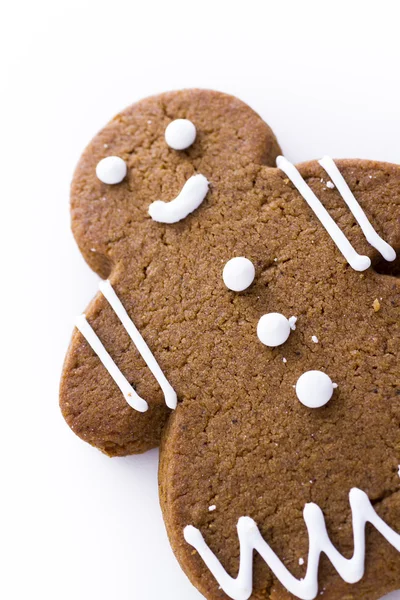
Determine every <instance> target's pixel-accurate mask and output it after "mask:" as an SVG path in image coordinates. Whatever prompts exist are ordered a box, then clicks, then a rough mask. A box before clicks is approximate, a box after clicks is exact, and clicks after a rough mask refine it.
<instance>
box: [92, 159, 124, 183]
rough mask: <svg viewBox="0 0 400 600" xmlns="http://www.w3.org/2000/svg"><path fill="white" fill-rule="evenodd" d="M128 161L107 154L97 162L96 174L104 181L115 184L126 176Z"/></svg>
mask: <svg viewBox="0 0 400 600" xmlns="http://www.w3.org/2000/svg"><path fill="white" fill-rule="evenodd" d="M126 171H127V169H126V163H125V161H124V160H122V158H120V157H119V156H107V158H103V159H102V160H101V161H100V162H98V163H97V167H96V175H97V177H98V178H99V179H100V181H102V182H103V183H108V184H110V185H114V184H115V183H120V182H121V181H122V180H123V179H124V177H125V176H126Z"/></svg>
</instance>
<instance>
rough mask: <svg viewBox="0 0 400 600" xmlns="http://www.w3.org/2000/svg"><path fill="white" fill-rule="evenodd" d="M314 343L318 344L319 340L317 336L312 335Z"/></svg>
mask: <svg viewBox="0 0 400 600" xmlns="http://www.w3.org/2000/svg"><path fill="white" fill-rule="evenodd" d="M311 339H312V341H313V342H314V344H318V338H317V336H316V335H312V336H311Z"/></svg>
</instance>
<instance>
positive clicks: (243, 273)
mask: <svg viewBox="0 0 400 600" xmlns="http://www.w3.org/2000/svg"><path fill="white" fill-rule="evenodd" d="M255 274H256V270H255V268H254V265H253V263H252V262H251V260H249V259H248V258H245V257H244V256H236V257H235V258H231V259H230V260H228V262H227V263H226V265H225V266H224V270H223V272H222V279H223V280H224V283H225V285H226V287H227V288H228V289H229V290H232V292H243V290H246V289H247V288H248V287H249V286H250V285H251V284H252V283H253V281H254V277H255Z"/></svg>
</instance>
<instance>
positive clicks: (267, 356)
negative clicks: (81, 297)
mask: <svg viewBox="0 0 400 600" xmlns="http://www.w3.org/2000/svg"><path fill="white" fill-rule="evenodd" d="M279 153H280V150H279V147H278V145H277V142H276V140H275V137H274V135H273V134H272V132H271V130H270V129H269V128H268V127H267V126H266V125H265V124H264V123H263V122H262V121H261V119H260V118H259V117H258V116H257V115H256V114H255V113H254V112H253V111H251V109H249V108H248V107H247V106H246V105H244V104H243V103H241V102H239V101H238V100H236V99H234V98H232V97H230V96H226V95H223V94H220V93H217V92H207V91H199V90H194V91H187V92H178V93H171V94H165V95H162V96H160V97H156V98H152V99H149V100H145V101H143V102H141V103H139V104H138V105H135V106H133V107H132V108H130V109H128V110H127V111H125V112H124V113H121V114H120V115H118V116H117V117H116V118H115V119H114V120H113V121H112V122H111V123H110V124H109V125H108V126H107V127H106V128H105V129H104V130H103V131H102V132H100V134H99V135H98V136H97V137H96V138H95V140H94V141H93V142H92V143H91V145H90V146H89V147H88V148H87V150H86V152H85V153H84V155H83V157H82V159H81V162H80V164H79V165H78V168H77V171H76V175H75V178H74V182H73V185H72V222H73V229H74V234H75V236H76V239H77V241H78V244H79V246H80V248H81V250H82V253H83V255H84V257H85V259H86V260H87V261H88V263H89V264H90V266H91V267H92V268H93V269H94V270H95V271H96V272H98V273H99V274H100V275H101V276H102V277H104V278H106V277H108V282H103V283H102V285H101V292H100V294H99V295H98V296H97V297H96V298H95V299H94V300H93V302H92V303H91V304H90V306H89V307H88V309H87V310H86V313H85V317H81V318H80V320H78V327H79V329H80V331H75V333H74V335H73V339H72V343H71V347H70V349H69V352H68V355H67V358H66V362H65V368H64V373H63V380H62V386H61V407H62V410H63V413H64V416H65V418H66V420H67V422H68V423H69V425H70V426H71V427H72V428H73V430H74V431H75V432H76V433H77V434H78V435H80V436H81V437H82V438H83V439H85V440H86V441H88V442H90V443H92V444H93V445H96V446H97V447H99V448H100V449H101V450H102V451H104V452H106V453H107V454H110V455H123V454H129V453H134V452H141V451H144V450H146V449H147V448H150V447H152V446H155V445H157V444H158V443H159V440H160V438H161V435H162V447H161V464H160V493H161V503H162V508H163V512H164V516H165V521H166V526H167V530H168V533H169V537H170V540H171V544H172V546H173V549H174V551H175V553H176V555H177V557H178V559H179V561H180V563H181V564H182V566H183V568H184V570H185V571H186V573H187V574H188V576H189V577H190V579H191V580H192V581H193V583H194V584H195V585H196V586H197V587H198V588H199V589H200V591H201V592H202V593H203V594H204V595H205V596H206V597H207V598H210V599H211V598H212V599H214V598H215V599H217V598H226V597H227V596H228V597H232V598H237V599H238V600H241V599H242V598H243V600H245V599H247V598H249V597H250V596H251V597H254V598H261V597H263V598H265V597H268V598H274V599H279V598H290V597H292V595H295V596H298V597H300V598H314V597H315V596H316V594H317V593H320V592H321V591H323V592H324V597H325V598H331V599H339V598H344V597H346V595H348V597H354V598H369V599H371V600H372V599H378V598H379V597H380V596H382V595H383V594H384V593H386V592H387V591H390V590H392V589H397V588H400V578H399V572H400V569H399V567H400V560H399V556H400V555H399V550H400V542H399V537H398V535H397V534H396V533H395V532H396V531H398V530H399V529H400V527H399V525H400V476H399V472H398V471H399V464H400V380H399V349H398V348H399V341H400V280H399V278H398V270H399V267H398V264H399V263H398V259H397V255H396V252H397V251H398V250H399V247H400V168H399V167H397V166H395V165H389V164H383V163H377V162H373V161H359V160H342V161H332V160H330V159H328V158H325V159H323V160H322V161H319V162H318V161H315V162H309V163H304V164H303V165H300V166H299V167H298V168H297V169H296V168H295V167H294V166H293V165H291V164H290V163H289V162H288V161H287V160H286V159H283V158H280V159H278V167H279V168H276V167H275V160H276V158H277V155H278V154H279ZM349 494H350V504H349ZM303 511H304V514H303ZM321 511H322V512H321ZM352 519H353V521H352ZM367 521H371V522H372V523H373V525H374V528H372V527H371V528H370V526H367V531H366V534H367V535H366V549H365V551H364V547H363V544H364V539H365V538H364V526H365V523H366V522H367ZM325 528H326V529H325ZM353 528H354V539H353ZM326 531H328V532H329V537H328V534H327V533H326ZM354 547H355V549H356V552H355V555H354V558H353V561H349V560H348V559H350V558H351V556H352V553H353V549H354ZM336 549H337V550H336ZM253 550H256V552H254V561H253ZM339 551H340V554H339ZM321 553H322V554H326V555H327V556H328V558H329V560H325V558H322V559H321V560H320V554H321ZM365 557H366V560H364V559H365ZM364 565H365V569H366V570H365V574H364V576H363V569H364ZM317 575H318V576H319V582H320V588H319V589H318V578H317ZM236 577H237V579H236ZM349 583H353V586H350V585H349ZM291 594H292V595H291Z"/></svg>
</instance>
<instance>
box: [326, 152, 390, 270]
mask: <svg viewBox="0 0 400 600" xmlns="http://www.w3.org/2000/svg"><path fill="white" fill-rule="evenodd" d="M318 162H319V164H320V165H321V167H322V168H323V169H325V171H326V172H327V173H328V175H329V177H330V178H331V179H332V180H333V182H334V184H335V185H336V187H337V189H338V191H339V192H340V194H341V196H342V198H343V200H344V201H345V203H346V204H347V206H348V207H349V209H350V210H351V212H352V214H353V216H354V218H355V220H356V221H357V223H358V224H359V226H360V227H361V229H362V232H363V234H364V235H365V237H366V239H367V242H368V243H369V244H371V246H372V247H373V248H375V249H376V250H378V252H379V253H380V254H381V255H382V256H383V258H384V259H385V260H387V261H390V262H391V261H393V260H395V258H396V252H395V251H394V249H393V248H392V247H391V246H390V245H389V244H388V243H387V242H385V241H384V240H383V239H382V238H381V237H380V235H378V233H377V232H376V231H375V229H374V228H373V227H372V225H371V223H370V222H369V220H368V218H367V215H366V214H365V212H364V211H363V209H362V208H361V206H360V205H359V203H358V202H357V200H356V198H355V197H354V194H353V193H352V191H351V189H350V188H349V186H348V185H347V183H346V180H345V179H344V177H343V175H342V174H341V172H340V171H339V169H338V168H337V166H336V164H335V162H334V161H333V160H332V159H331V158H330V157H329V156H324V157H323V158H321V160H319V161H318ZM327 185H328V184H327Z"/></svg>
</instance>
